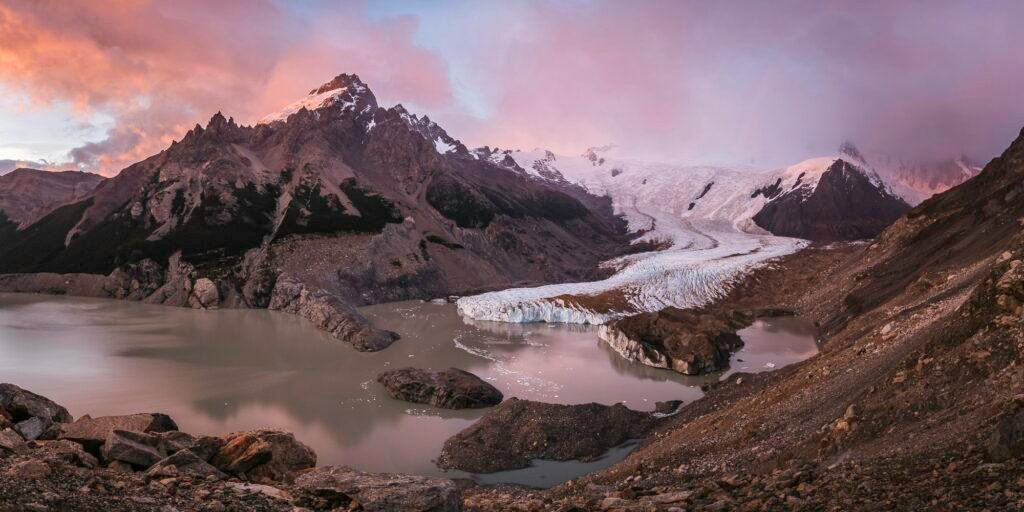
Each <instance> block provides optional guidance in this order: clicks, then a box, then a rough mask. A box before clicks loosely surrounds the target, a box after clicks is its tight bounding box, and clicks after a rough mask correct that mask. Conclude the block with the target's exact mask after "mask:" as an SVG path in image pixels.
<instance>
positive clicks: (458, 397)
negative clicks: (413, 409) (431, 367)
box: [377, 368, 504, 409]
mask: <svg viewBox="0 0 1024 512" xmlns="http://www.w3.org/2000/svg"><path fill="white" fill-rule="evenodd" d="M377 382H379V383H381V384H383V385H384V387H385V388H387V390H388V392H389V393H390V394H391V396H392V397H394V398H395V399H398V400H405V401H407V402H416V403H421V404H430V405H433V406H434V407H441V408H443V409H478V408H481V407H491V406H493V405H497V404H499V403H501V400H502V399H503V398H504V396H503V395H502V394H501V391H498V389H497V388H495V387H494V386H492V385H490V384H489V383H487V382H485V381H484V380H482V379H480V377H477V376H476V375H473V374H472V373H469V372H467V371H463V370H459V369H458V368H448V369H447V370H444V371H440V372H429V371H426V370H421V369H419V368H399V369H395V370H389V371H386V372H384V373H381V374H380V375H378V376H377Z"/></svg>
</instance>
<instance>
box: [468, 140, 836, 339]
mask: <svg viewBox="0 0 1024 512" xmlns="http://www.w3.org/2000/svg"><path fill="white" fill-rule="evenodd" d="M610 149H611V148H609V147H605V148H599V149H598V150H597V151H600V152H601V153H605V154H600V153H597V152H596V151H595V150H589V151H588V152H587V153H585V154H584V155H581V156H577V157H573V156H568V157H567V156H558V155H554V154H553V153H551V152H549V151H544V150H535V151H532V152H522V151H515V152H507V154H508V155H510V156H512V158H513V159H514V160H515V162H516V164H517V165H518V166H519V168H520V169H522V170H523V171H525V173H526V174H528V175H529V176H530V177H531V178H533V179H547V180H552V181H556V180H564V181H566V182H569V183H575V184H578V185H580V186H582V187H584V188H585V189H586V190H588V191H589V192H591V193H593V194H596V195H607V196H609V197H610V198H611V199H612V203H613V206H614V208H615V211H616V213H618V214H620V215H622V216H623V217H624V218H625V219H626V220H627V222H628V223H629V229H630V230H631V231H634V232H637V233H640V234H641V236H639V237H638V238H637V240H636V241H637V242H641V241H658V242H661V243H662V244H663V245H668V248H667V249H664V250H659V251H651V252H644V253H638V254H631V255H627V256H623V257H620V258H615V259H613V260H610V261H607V262H604V263H603V264H602V266H605V267H607V268H611V269H614V270H615V273H614V274H613V275H612V276H611V277H609V278H607V279H604V280H600V281H592V282H581V283H564V284H552V285H546V286H538V287H532V288H512V289H508V290H502V291H496V292H490V293H484V294H480V295H474V296H468V297H462V298H460V299H459V300H458V301H457V306H458V309H459V312H460V313H461V314H462V315H464V316H465V317H467V318H469V319H474V320H486V321H497V322H515V323H527V322H557V323H577V324H595V325H600V324H604V323H607V322H609V321H610V320H613V319H615V318H619V317H621V316H624V315H628V314H633V313H637V312H645V311H656V310H659V309H662V308H665V307H668V306H675V307H680V308H687V307H698V306H702V305H705V304H708V303H709V302H712V301H714V300H715V299H718V298H720V297H722V296H724V295H725V294H726V293H727V292H728V290H729V288H730V286H731V285H733V284H734V283H735V282H736V281H737V280H739V279H740V278H742V277H743V276H745V275H746V274H747V273H749V272H750V271H752V270H754V269H756V268H758V267H761V266H763V265H766V264H768V263H770V262H771V261H772V260H773V259H776V258H779V257H781V256H785V255H788V254H792V253H794V252H796V251H799V250H800V249H802V248H804V247H806V246H807V245H808V244H809V242H808V241H806V240H800V239H795V238H786V237H780V236H775V235H772V234H770V233H768V232H767V231H764V230H763V229H761V228H759V227H758V226H757V225H756V224H754V222H753V220H752V217H753V216H754V215H755V214H756V213H757V212H758V211H759V210H760V209H761V208H762V207H763V206H764V204H765V203H766V202H767V201H768V200H769V199H768V197H766V194H757V193H756V192H757V191H758V190H759V189H765V188H769V187H772V186H775V187H777V188H779V189H780V190H783V191H785V192H786V193H789V192H795V193H803V194H809V193H810V192H811V191H813V190H814V187H816V186H817V182H818V179H819V178H820V176H821V174H822V173H824V172H825V171H826V170H827V169H828V167H829V166H830V165H831V164H832V162H834V161H835V160H836V158H838V157H825V158H816V159H812V160H807V161H805V162H801V163H799V164H797V165H794V166H790V167H787V168H784V169H777V170H769V171H764V170H758V169H748V168H743V169H737V168H722V167H686V166H674V165H668V164H651V163H644V162H635V161H629V160H619V159H615V158H614V157H613V156H612V155H610V154H607V153H608V152H609V151H610Z"/></svg>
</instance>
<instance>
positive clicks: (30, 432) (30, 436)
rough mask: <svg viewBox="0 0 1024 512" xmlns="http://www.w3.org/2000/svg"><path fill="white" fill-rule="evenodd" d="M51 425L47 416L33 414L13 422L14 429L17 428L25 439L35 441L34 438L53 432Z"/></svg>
mask: <svg viewBox="0 0 1024 512" xmlns="http://www.w3.org/2000/svg"><path fill="white" fill-rule="evenodd" d="M53 425H54V423H53V422H52V421H50V419H49V418H43V417H40V416H33V417H31V418H29V419H27V420H25V421H22V422H19V423H17V424H15V425H14V430H17V431H18V433H19V434H21V437H23V438H25V440H26V441H35V440H36V439H40V438H44V437H48V436H46V435H45V434H47V433H51V434H55V433H53V432H52V431H51V430H50V428H51V427H53Z"/></svg>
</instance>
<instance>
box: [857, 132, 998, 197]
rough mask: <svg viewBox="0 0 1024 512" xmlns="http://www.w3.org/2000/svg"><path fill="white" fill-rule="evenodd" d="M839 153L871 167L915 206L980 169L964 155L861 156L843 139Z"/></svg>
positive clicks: (979, 165) (979, 166) (970, 176)
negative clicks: (930, 157) (929, 157)
mask: <svg viewBox="0 0 1024 512" xmlns="http://www.w3.org/2000/svg"><path fill="white" fill-rule="evenodd" d="M839 153H840V155H843V156H846V157H849V158H852V159H853V162H854V163H859V164H863V165H864V166H867V167H871V168H873V169H875V171H876V172H878V173H879V175H881V176H882V177H883V178H884V179H885V181H886V182H887V183H888V184H889V185H890V187H892V190H893V191H895V192H896V193H897V194H898V195H899V196H900V197H902V198H903V199H904V200H906V201H907V202H908V203H910V204H911V205H915V206H916V205H917V204H919V203H921V202H922V201H924V200H925V199H928V198H929V197H931V196H933V195H935V194H939V193H941V192H945V191H947V190H949V189H951V188H953V187H955V186H957V185H959V184H961V183H963V182H965V181H967V180H969V179H971V178H973V177H974V176H977V175H978V173H980V172H981V168H982V166H981V164H979V163H977V162H975V161H973V160H972V159H971V158H969V157H968V156H966V155H961V156H960V157H959V158H956V159H935V160H917V161H912V160H906V159H898V158H894V157H891V156H878V157H871V158H870V161H869V159H867V158H865V157H864V156H863V155H862V154H861V152H860V150H859V149H857V147H856V146H855V145H854V144H853V143H852V142H849V141H847V142H844V143H843V144H842V145H841V146H840V148H839Z"/></svg>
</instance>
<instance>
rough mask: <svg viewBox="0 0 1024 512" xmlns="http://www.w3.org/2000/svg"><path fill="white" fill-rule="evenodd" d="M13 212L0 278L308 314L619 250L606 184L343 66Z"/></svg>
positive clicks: (517, 279)
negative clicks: (31, 212)
mask: <svg viewBox="0 0 1024 512" xmlns="http://www.w3.org/2000/svg"><path fill="white" fill-rule="evenodd" d="M5 210H6V208H5ZM15 220H18V221H20V220H22V219H21V218H18V219H15ZM13 222H14V221H5V222H2V223H0V237H2V239H0V273H3V274H7V275H6V276H4V277H3V281H2V287H3V289H7V290H12V291H45V292H51V293H70V294H81V295H95V296H109V297H117V298H130V299H137V300H146V301H148V302H154V303H163V304H171V305H191V306H193V307H218V306H219V307H273V308H276V309H283V310H287V311H292V312H296V313H299V314H303V315H305V316H307V317H311V316H318V317H319V316H323V315H319V313H317V312H316V311H315V310H319V309H322V308H324V307H326V308H327V309H328V310H330V311H336V310H344V311H345V312H346V313H347V314H349V316H353V317H356V316H358V315H356V314H355V313H354V310H352V309H351V306H352V305H362V304H367V303H375V302H383V301H391V300H401V299H409V298H429V297H436V296H443V295H448V294H458V293H465V292H470V291H475V290H483V289H490V288H496V287H502V286H509V285H512V284H516V283H531V282H533V283H541V282H552V281H564V280H569V279H573V280H581V279H588V278H591V277H592V274H593V272H594V269H595V268H596V267H597V263H599V262H600V261H602V260H605V259H608V258H610V257H614V256H616V255H619V254H622V253H623V252H625V251H628V250H629V237H628V236H627V234H626V229H625V223H624V222H623V221H622V220H621V219H619V218H617V217H616V216H614V215H613V213H612V209H611V205H610V202H609V201H608V200H607V199H606V198H597V197H593V196H590V195H588V194H587V193H586V192H584V191H583V190H582V189H579V188H578V187H573V186H570V185H560V186H553V185H551V184H545V183H539V182H536V181H533V180H529V179H527V178H526V177H523V176H520V175H517V174H515V173H510V172H507V171H506V170H504V169H502V168H500V167H497V166H494V165H493V164H491V163H489V162H487V161H484V160H480V159H478V158H475V157H473V156H472V155H471V154H470V153H469V152H468V151H467V150H466V148H465V147H464V146H463V145H462V144H461V143H459V142H458V141H455V140H454V139H452V138H451V137H449V136H448V135H447V133H445V132H444V130H443V129H441V128H440V127H439V126H438V125H436V124H434V123H433V122H432V121H430V120H429V119H428V118H425V117H424V118H418V117H417V116H415V115H411V114H409V113H408V112H407V111H406V110H405V109H404V108H402V107H401V106H396V107H394V108H381V107H379V106H378V105H377V102H376V99H375V97H374V95H373V93H372V91H370V89H369V88H368V87H367V86H366V85H365V84H364V83H363V82H362V81H360V80H359V78H358V77H357V76H355V75H340V76H338V77H337V78H335V79H334V80H332V81H331V82H329V83H327V84H324V85H323V86H321V87H320V88H318V89H315V90H313V91H311V92H310V96H309V97H307V98H306V99H305V100H302V101H300V102H298V103H297V105H293V106H290V107H289V108H287V109H286V110H285V111H283V112H282V113H281V114H279V115H277V116H268V118H266V119H264V120H263V121H261V122H260V123H259V124H257V125H255V126H239V125H238V124H236V123H235V122H234V121H233V120H232V119H228V118H226V117H224V116H223V115H221V114H219V113H218V114H217V115H215V116H213V118H212V119H211V120H210V121H209V123H208V124H207V125H206V126H205V127H202V126H199V125H197V126H196V127H195V128H194V129H192V130H191V131H189V132H188V133H187V134H186V135H185V136H184V138H183V139H182V140H181V141H177V142H174V143H173V144H171V146H170V147H169V148H167V149H166V150H164V151H162V152H160V153H159V154H157V155H154V156H152V157H150V158H148V159H146V160H143V161H141V162H139V163H137V164H134V165H132V166H130V167H128V168H126V169H124V170H123V171H122V172H121V173H120V174H118V175H117V176H116V177H114V178H111V179H109V180H106V181H103V182H102V183H100V184H99V185H98V186H97V187H96V189H95V191H94V192H93V193H91V194H89V195H87V196H85V197H81V198H79V200H77V201H70V202H67V203H66V204H61V205H59V207H57V208H55V209H53V210H52V211H50V212H49V213H48V214H46V215H44V216H41V217H40V218H38V219H37V220H35V221H34V222H31V223H29V224H27V225H23V226H16V225H15V224H14V223H13ZM19 227H20V229H18V228H19ZM53 274H64V275H66V278H64V279H59V280H58V279H55V278H53V276H52V275H53ZM325 304H326V305H327V306H325ZM326 316H327V317H332V315H326ZM314 321H316V322H318V323H321V324H323V325H320V327H322V328H325V329H327V330H328V331H331V332H335V333H336V334H342V333H343V332H348V329H347V328H342V327H341V326H340V325H336V323H337V322H336V321H335V320H329V319H327V320H323V319H321V320H314ZM343 323H344V322H343ZM360 323H361V322H360ZM346 325H347V324H346ZM348 334H351V333H348Z"/></svg>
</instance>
